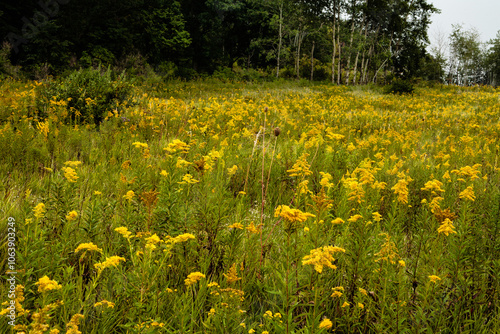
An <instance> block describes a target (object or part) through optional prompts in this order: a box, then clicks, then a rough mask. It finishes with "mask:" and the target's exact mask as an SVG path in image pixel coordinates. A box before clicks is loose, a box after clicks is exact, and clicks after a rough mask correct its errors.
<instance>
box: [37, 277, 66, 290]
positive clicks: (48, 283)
mask: <svg viewBox="0 0 500 334" xmlns="http://www.w3.org/2000/svg"><path fill="white" fill-rule="evenodd" d="M35 284H36V285H38V292H47V291H50V290H59V289H62V285H60V284H57V282H56V281H53V280H51V279H50V278H48V277H47V276H43V277H42V278H40V279H39V280H38V282H36V283H35Z"/></svg>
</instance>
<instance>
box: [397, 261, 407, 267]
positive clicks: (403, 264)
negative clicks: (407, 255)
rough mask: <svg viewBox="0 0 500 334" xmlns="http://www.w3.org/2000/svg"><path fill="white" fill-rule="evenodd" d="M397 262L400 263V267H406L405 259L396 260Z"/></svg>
mask: <svg viewBox="0 0 500 334" xmlns="http://www.w3.org/2000/svg"><path fill="white" fill-rule="evenodd" d="M398 263H399V265H400V266H401V267H406V262H405V261H403V260H399V261H398Z"/></svg>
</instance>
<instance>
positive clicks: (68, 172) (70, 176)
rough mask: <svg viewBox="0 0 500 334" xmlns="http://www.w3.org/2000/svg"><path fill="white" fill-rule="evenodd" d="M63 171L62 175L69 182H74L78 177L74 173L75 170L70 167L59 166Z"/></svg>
mask: <svg viewBox="0 0 500 334" xmlns="http://www.w3.org/2000/svg"><path fill="white" fill-rule="evenodd" d="M61 169H62V170H63V171H64V177H65V178H66V180H68V181H69V182H72V183H74V182H76V181H77V180H78V179H79V176H78V175H77V174H76V171H75V170H74V169H73V168H71V167H63V168H61Z"/></svg>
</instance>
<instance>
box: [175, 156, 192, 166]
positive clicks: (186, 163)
mask: <svg viewBox="0 0 500 334" xmlns="http://www.w3.org/2000/svg"><path fill="white" fill-rule="evenodd" d="M189 165H192V163H191V162H189V161H186V160H184V159H182V158H181V157H179V158H177V162H176V163H175V167H177V168H184V167H187V166H189Z"/></svg>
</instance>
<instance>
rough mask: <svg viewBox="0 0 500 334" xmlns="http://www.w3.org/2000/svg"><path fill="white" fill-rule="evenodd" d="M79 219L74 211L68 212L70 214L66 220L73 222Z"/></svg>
mask: <svg viewBox="0 0 500 334" xmlns="http://www.w3.org/2000/svg"><path fill="white" fill-rule="evenodd" d="M77 217H78V212H76V211H74V210H73V211H70V212H68V214H67V215H66V220H67V221H72V220H75V219H76V218H77Z"/></svg>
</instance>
